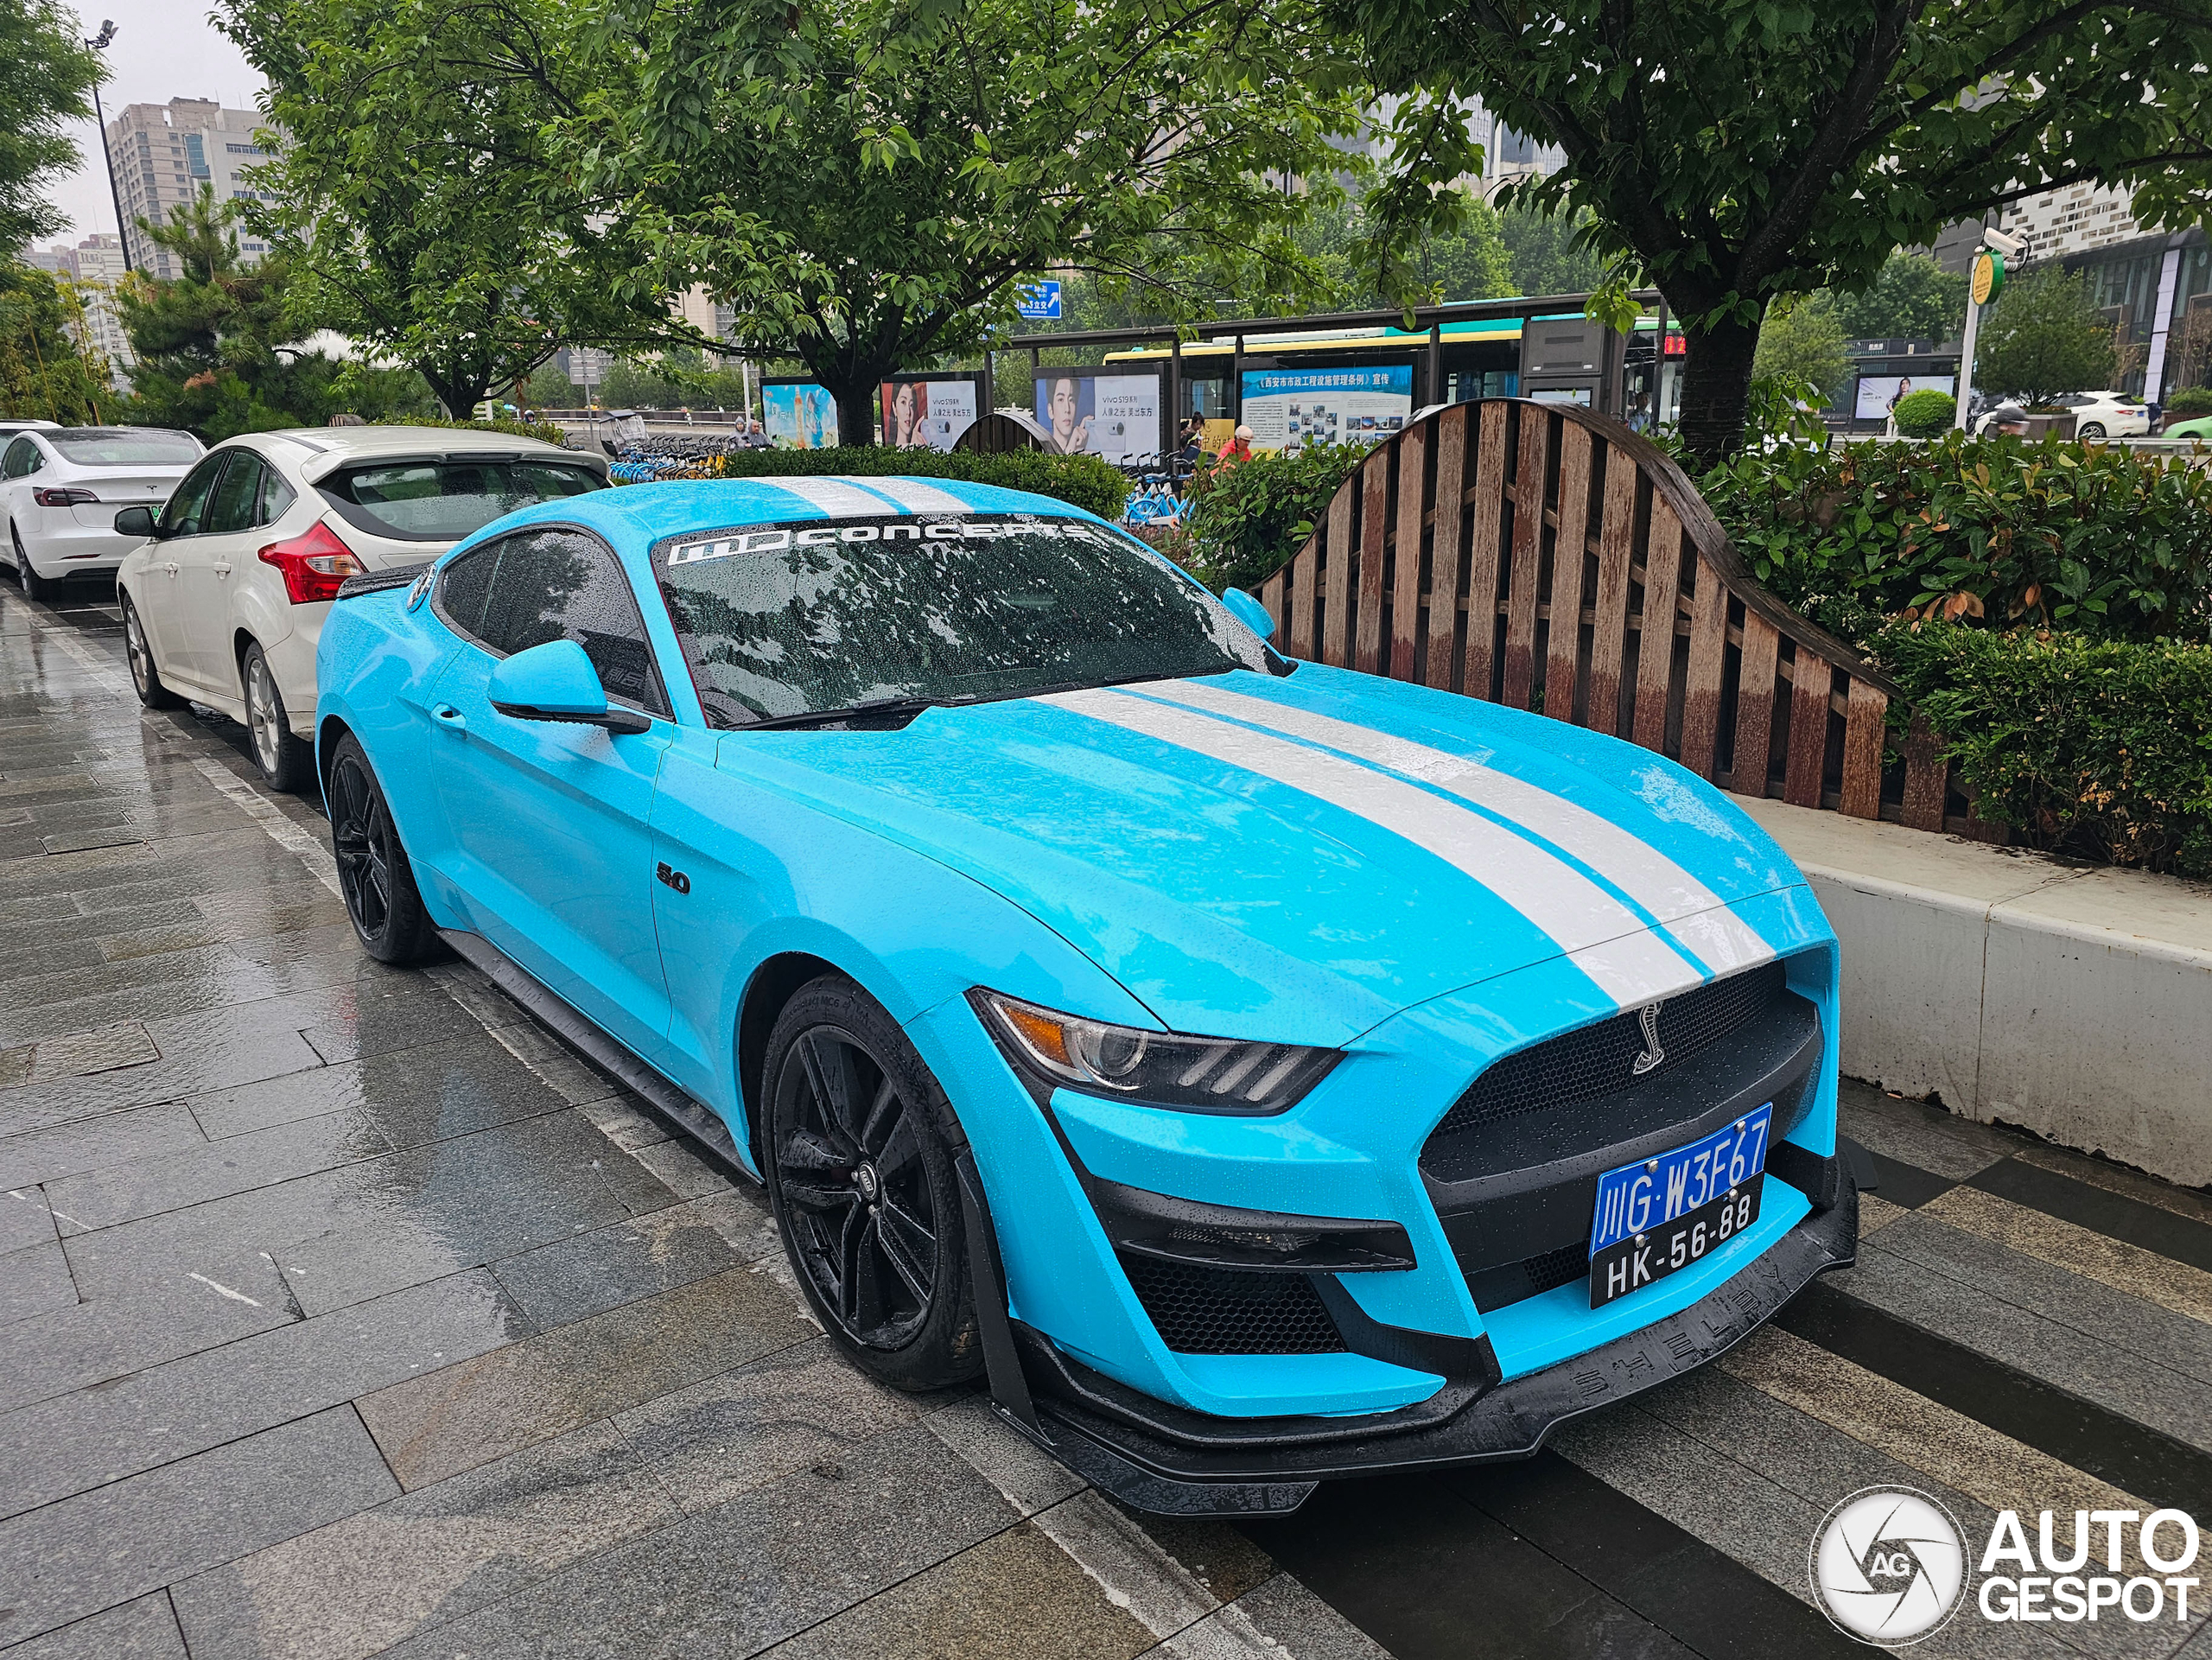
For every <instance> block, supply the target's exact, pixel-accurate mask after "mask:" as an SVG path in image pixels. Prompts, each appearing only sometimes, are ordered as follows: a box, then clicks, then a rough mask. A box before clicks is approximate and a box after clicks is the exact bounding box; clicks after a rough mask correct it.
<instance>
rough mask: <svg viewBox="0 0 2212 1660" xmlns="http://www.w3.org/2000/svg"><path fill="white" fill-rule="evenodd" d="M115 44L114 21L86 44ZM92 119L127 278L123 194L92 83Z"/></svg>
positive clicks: (105, 22) (98, 47) (99, 48)
mask: <svg viewBox="0 0 2212 1660" xmlns="http://www.w3.org/2000/svg"><path fill="white" fill-rule="evenodd" d="M114 43H115V20H114V19H113V18H102V19H101V20H100V32H99V34H97V35H93V36H92V38H91V39H90V40H88V41H86V42H85V44H86V46H88V47H90V48H92V50H93V51H95V52H105V51H106V50H107V49H108V48H109V47H110V46H111V45H113V44H114ZM92 119H93V121H94V122H95V123H97V124H98V125H99V130H100V160H102V161H103V162H106V163H107V195H108V200H110V201H111V202H113V203H114V204H115V240H116V244H117V245H118V247H120V248H121V249H122V250H123V269H124V273H125V274H126V275H128V274H129V272H130V269H131V265H130V227H129V226H126V225H125V224H124V219H123V190H122V188H121V187H120V186H118V184H117V183H116V181H115V152H114V151H113V150H111V149H109V148H108V146H107V112H106V111H105V110H103V109H101V107H100V84H99V82H98V81H94V82H93V83H92Z"/></svg>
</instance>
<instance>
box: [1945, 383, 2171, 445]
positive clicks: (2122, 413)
mask: <svg viewBox="0 0 2212 1660" xmlns="http://www.w3.org/2000/svg"><path fill="white" fill-rule="evenodd" d="M2050 407H2051V408H2053V409H2058V410H2067V411H2068V412H2069V413H2070V414H2071V415H2072V416H2073V417H2074V436H2075V437H2076V438H2135V437H2140V436H2142V435H2144V434H2145V433H2147V432H2149V431H2150V430H2151V411H2150V410H2149V409H2147V408H2146V407H2145V405H2144V403H2143V400H2142V399H2141V398H2134V397H2131V396H2130V395H2129V394H2127V393H2126V392H2065V393H2062V394H2061V395H2060V396H2058V397H2056V398H2052V399H2051V400H2050ZM1995 418H1996V412H1995V411H1994V410H1992V411H1991V412H1990V413H1989V414H1988V415H1985V416H1983V417H1981V418H1980V420H1979V421H1978V422H1976V423H1974V431H1975V432H1976V433H1977V434H1978V435H1980V436H1987V434H1988V431H1989V428H1990V423H1992V422H1993V420H1994V419H1995Z"/></svg>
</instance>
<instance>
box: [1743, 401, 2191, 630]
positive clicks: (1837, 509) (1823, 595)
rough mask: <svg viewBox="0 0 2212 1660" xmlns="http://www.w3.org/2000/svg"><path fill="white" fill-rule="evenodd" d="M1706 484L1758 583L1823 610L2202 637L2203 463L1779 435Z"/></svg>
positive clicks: (2091, 449)
mask: <svg viewBox="0 0 2212 1660" xmlns="http://www.w3.org/2000/svg"><path fill="white" fill-rule="evenodd" d="M1700 490H1701V491H1702V492H1703V493H1704V495H1705V499H1706V500H1707V502H1708V503H1710V504H1711V505H1712V507H1713V512H1714V513H1715V514H1716V515H1717V516H1718V517H1719V520H1720V522H1721V524H1722V525H1726V527H1727V530H1728V533H1729V534H1730V536H1732V537H1733V538H1734V539H1735V543H1736V546H1737V547H1738V550H1740V551H1741V552H1742V554H1743V556H1744V558H1745V562H1746V563H1748V564H1749V565H1750V566H1751V569H1752V571H1753V572H1754V573H1755V574H1756V575H1757V576H1758V578H1759V579H1760V580H1761V581H1762V582H1765V583H1766V584H1767V585H1768V586H1769V587H1770V588H1772V589H1773V590H1774V591H1775V592H1776V594H1777V595H1780V597H1781V598H1782V599H1783V600H1784V601H1787V602H1788V603H1789V604H1791V605H1793V606H1796V607H1798V608H1799V609H1801V610H1803V611H1805V612H1807V613H1808V614H1814V615H1816V616H1821V620H1823V621H1827V615H1823V614H1822V607H1824V606H1825V607H1829V608H1830V611H1831V613H1833V611H1834V610H1836V609H1839V608H1840V609H1841V610H1844V611H1849V610H1851V609H1853V608H1856V609H1857V610H1859V612H1862V613H1865V614H1875V615H1879V616H1900V615H1901V616H1904V618H1906V619H1907V620H1913V619H1916V618H1919V617H1923V616H1936V615H1940V616H1943V617H1946V618H1949V619H1952V620H1961V619H1975V620H1980V621H1981V622H1982V623H1984V624H1985V625H1988V626H2014V625H2024V626H2053V625H2056V626H2063V627H2066V628H2070V629H2075V630H2079V631H2081V632H2082V633H2088V634H2093V635H2095V636H2098V637H2101V638H2109V639H2156V638H2158V637H2160V636H2162V635H2164V636H2171V637H2175V638H2181V639H2205V638H2207V637H2208V634H2212V599H2208V595H2212V472H2207V471H2205V470H2203V469H2201V468H2192V467H2190V465H2189V463H2188V461H2186V460H2185V459H2184V458H2183V457H2181V456H2178V455H2171V456H2169V455H2156V454H2152V453H2149V452H2143V453H2138V452H2135V451H2133V450H2130V449H2127V448H2124V447H2123V446H2120V445H2118V444H2082V443H2077V442H2073V441H2072V440H2068V439H2059V438H2056V437H2053V438H2046V439H2044V440H2043V441H2041V442H2037V443H2034V444H2026V443H2023V442H2021V441H2020V440H2018V439H2017V438H1969V437H1967V436H1966V435H1965V434H1963V433H1952V434H1949V435H1947V436H1945V437H1944V438H1942V440H1941V441H1940V442H1932V443H1922V444H1904V443H1881V442H1875V443H1858V444H1849V445H1845V446H1842V447H1840V448H1823V447H1819V446H1814V445H1806V444H1781V445H1777V446H1775V447H1773V448H1762V449H1758V450H1756V451H1753V450H1746V451H1745V452H1743V453H1741V454H1739V455H1737V456H1736V457H1735V458H1734V459H1732V461H1728V462H1726V463H1724V464H1723V465H1722V466H1720V467H1716V468H1715V469H1713V471H1712V472H1711V473H1709V474H1707V475H1706V477H1705V479H1704V480H1702V481H1701V483H1700ZM1829 626H1832V627H1834V626H1836V625H1835V624H1834V623H1833V622H1830V623H1829ZM1837 632H1839V633H1847V634H1848V633H1851V632H1852V631H1851V630H1850V629H1849V628H1848V627H1842V628H1838V629H1837Z"/></svg>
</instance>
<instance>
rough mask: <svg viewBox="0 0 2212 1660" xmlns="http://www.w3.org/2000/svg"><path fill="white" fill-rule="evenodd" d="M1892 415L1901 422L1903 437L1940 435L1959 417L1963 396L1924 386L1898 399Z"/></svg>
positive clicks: (1938, 436) (1899, 431)
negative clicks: (1954, 395)
mask: <svg viewBox="0 0 2212 1660" xmlns="http://www.w3.org/2000/svg"><path fill="white" fill-rule="evenodd" d="M1890 415H1891V419H1893V420H1895V421H1896V422H1897V433H1898V436H1901V437H1905V438H1940V437H1942V436H1943V434H1945V433H1946V432H1948V431H1949V430H1950V429H1951V426H1952V423H1954V422H1955V421H1956V420H1957V419H1958V418H1959V400H1958V399H1957V398H1954V397H1952V396H1951V394H1950V393H1948V392H1939V391H1936V389H1935V388H1934V387H1933V386H1923V387H1922V388H1921V389H1920V390H1919V391H1916V392H1907V393H1906V394H1905V395H1904V397H1903V398H1899V399H1897V408H1895V409H1894V410H1891V411H1890Z"/></svg>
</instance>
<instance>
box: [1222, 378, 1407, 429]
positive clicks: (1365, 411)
mask: <svg viewBox="0 0 2212 1660" xmlns="http://www.w3.org/2000/svg"><path fill="white" fill-rule="evenodd" d="M1413 412H1414V370H1413V365H1411V364H1410V363H1402V364H1399V365H1397V366H1395V367H1394V368H1388V369H1247V370H1246V371H1245V372H1244V424H1245V425H1246V426H1248V427H1249V428H1251V429H1252V448H1255V449H1298V448H1303V447H1304V446H1305V445H1306V444H1309V443H1313V442H1322V443H1331V444H1344V443H1351V442H1355V441H1357V442H1361V443H1370V444H1371V443H1374V442H1376V441H1377V440H1378V439H1382V438H1387V437H1389V436H1390V434H1392V433H1394V432H1395V431H1397V430H1398V429H1399V428H1401V427H1402V426H1404V425H1405V424H1406V417H1408V416H1409V415H1411V414H1412V413H1413Z"/></svg>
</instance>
